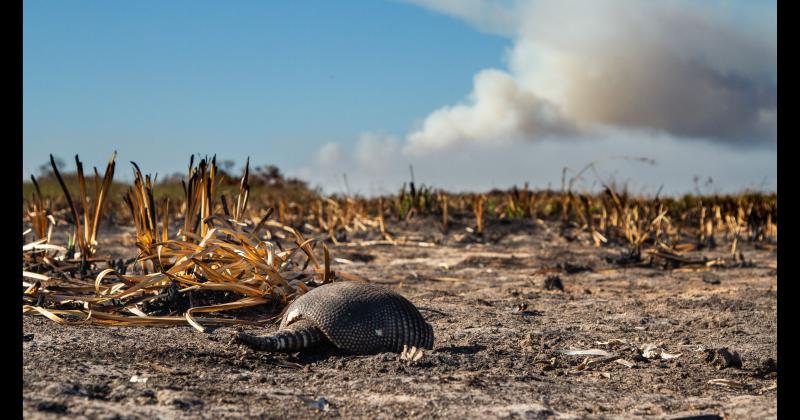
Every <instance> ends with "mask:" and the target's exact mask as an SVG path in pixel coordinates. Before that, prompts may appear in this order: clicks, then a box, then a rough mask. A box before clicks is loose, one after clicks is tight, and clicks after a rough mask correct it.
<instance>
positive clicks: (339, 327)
mask: <svg viewBox="0 0 800 420" xmlns="http://www.w3.org/2000/svg"><path fill="white" fill-rule="evenodd" d="M299 319H308V320H311V321H312V322H313V323H314V324H316V327H317V328H319V329H320V331H322V333H323V334H325V336H326V337H327V338H328V340H330V341H331V342H332V343H333V344H334V345H335V346H336V347H338V348H339V349H340V350H343V351H346V352H351V353H362V354H363V353H376V352H381V351H393V352H400V351H402V350H403V346H404V345H407V346H408V347H409V348H410V347H415V346H416V347H419V348H426V349H432V348H433V328H432V327H431V326H430V324H428V323H427V322H425V319H424V318H423V317H422V315H421V314H420V313H419V310H417V308H416V307H415V306H414V305H413V304H412V303H411V302H409V301H408V300H407V299H406V298H404V297H403V296H400V295H399V294H397V293H395V292H394V291H392V290H390V289H388V288H386V287H383V286H379V285H376V284H369V283H367V284H365V283H354V282H349V281H344V282H335V283H329V284H326V285H323V286H319V287H316V288H314V289H312V290H311V291H309V292H308V293H306V294H304V295H303V296H300V297H299V298H297V300H295V301H294V302H293V303H292V304H291V305H289V307H288V308H287V310H286V312H285V313H284V315H283V319H282V320H281V325H280V329H281V330H283V329H286V328H287V327H288V326H290V325H291V324H292V323H293V322H296V321H297V320H299Z"/></svg>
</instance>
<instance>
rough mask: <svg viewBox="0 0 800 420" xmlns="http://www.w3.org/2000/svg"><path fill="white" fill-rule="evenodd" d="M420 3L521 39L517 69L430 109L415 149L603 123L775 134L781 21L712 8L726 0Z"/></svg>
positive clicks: (512, 55)
mask: <svg viewBox="0 0 800 420" xmlns="http://www.w3.org/2000/svg"><path fill="white" fill-rule="evenodd" d="M414 3H417V4H420V5H422V6H424V7H427V8H430V9H432V10H436V11H439V12H443V13H447V14H450V15H452V16H455V17H458V18H460V19H464V20H465V21H467V22H469V23H470V24H472V25H474V26H476V27H478V28H480V29H483V30H490V31H494V32H497V33H502V32H503V31H505V32H508V33H510V36H511V37H512V38H513V39H514V45H513V47H512V48H511V50H510V52H509V56H508V66H509V70H508V71H501V70H484V71H482V72H480V73H479V74H478V75H476V76H475V80H474V86H473V90H472V93H471V94H470V95H469V99H468V101H466V102H465V103H463V104H459V105H455V106H445V107H442V108H440V109H438V110H435V111H433V112H432V113H431V114H430V115H429V116H428V117H427V118H426V119H425V122H424V124H423V125H422V126H421V127H419V128H418V129H417V130H416V131H414V132H412V133H411V134H409V136H408V141H409V146H408V149H409V150H410V151H414V152H417V153H424V152H425V151H427V150H435V149H441V148H444V147H448V146H454V145H458V144H461V143H464V142H475V143H487V142H494V141H498V139H500V140H502V139H507V138H522V139H526V140H541V139H544V138H547V137H550V136H558V135H563V134H564V133H565V132H567V133H568V132H570V131H571V130H572V129H574V128H576V127H581V128H583V129H584V130H591V129H593V128H595V127H598V126H616V127H620V128H632V129H651V130H657V131H663V132H665V133H669V134H671V135H673V136H676V137H678V138H691V139H697V138H700V139H708V140H714V141H720V142H727V143H735V144H745V143H758V142H775V140H776V130H775V127H776V124H777V50H776V44H775V42H774V32H772V31H770V30H762V29H759V28H760V27H759V26H758V25H755V24H750V25H747V24H743V23H742V22H740V21H738V20H736V19H735V18H734V17H735V16H734V15H735V14H733V13H730V12H729V11H728V10H726V9H720V8H716V9H715V8H714V6H715V5H717V6H719V5H720V3H702V4H700V3H696V2H684V1H672V2H641V1H635V2H634V1H626V0H616V1H615V0H595V1H592V2H585V1H580V2H578V1H563V0H560V1H528V2H522V1H519V2H502V3H497V2H490V1H469V2H466V3H461V2H453V1H435V0H426V1H415V2H414ZM487 10H488V11H490V12H488V13H487V12H486V11H487ZM769 27H770V26H769V25H767V28H769Z"/></svg>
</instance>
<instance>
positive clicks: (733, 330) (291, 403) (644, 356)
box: [22, 221, 777, 419]
mask: <svg viewBox="0 0 800 420" xmlns="http://www.w3.org/2000/svg"><path fill="white" fill-rule="evenodd" d="M433 224H434V223H433V222H430V221H427V222H426V221H419V222H417V223H416V224H415V223H411V224H410V225H405V226H397V227H395V228H394V229H395V230H396V231H398V232H399V231H401V230H404V231H403V232H400V233H404V234H406V235H411V236H412V237H411V239H412V240H416V241H422V242H438V243H437V244H436V245H434V246H427V247H425V246H418V245H414V246H410V245H409V246H387V245H376V246H366V247H358V246H338V247H334V248H333V249H332V251H333V256H334V257H338V258H340V259H341V260H339V262H338V263H337V265H336V266H335V267H334V268H338V269H342V270H347V271H350V272H353V273H356V274H359V275H361V276H364V277H366V278H368V279H370V280H371V281H374V282H377V283H382V284H385V285H387V286H388V287H391V288H393V289H395V290H396V291H398V292H400V293H402V294H403V295H405V296H406V297H408V298H409V299H410V300H411V301H412V302H414V303H415V304H416V305H417V306H418V307H420V308H421V311H422V313H423V315H425V317H426V318H427V319H428V321H429V322H430V323H431V324H432V325H433V328H434V331H435V334H436V342H435V345H434V349H433V350H432V351H427V352H425V354H424V355H423V357H422V358H421V359H420V360H418V361H416V362H413V363H409V362H406V361H403V360H400V358H399V356H398V355H396V354H391V353H384V354H378V355H372V356H345V355H340V354H337V353H336V352H335V351H334V350H332V349H321V350H319V351H314V352H308V353H299V354H290V355H272V354H266V353H260V352H254V351H252V350H249V349H245V348H242V347H239V346H237V345H232V344H229V337H230V335H231V333H232V332H233V331H234V328H228V327H226V328H219V329H216V330H215V331H213V332H211V333H208V334H202V333H199V332H196V331H195V330H193V329H191V328H190V327H188V326H187V327H169V328H144V327H95V326H85V327H75V326H60V325H58V324H56V323H54V322H52V321H49V320H47V319H45V318H42V317H39V316H28V315H26V316H24V319H23V330H24V334H25V338H24V341H23V343H22V345H23V348H24V349H23V353H24V367H23V369H24V373H23V381H24V385H23V386H24V388H23V391H24V400H23V406H24V414H25V417H27V418H53V417H56V416H58V417H62V416H66V417H80V418H87V417H88V418H109V419H110V418H126V419H127V418H225V417H234V418H240V417H257V418H316V417H347V418H394V417H410V418H558V419H561V418H673V417H675V418H677V417H683V416H692V415H695V416H696V415H708V416H711V417H707V418H715V417H714V416H719V417H722V418H774V417H776V416H777V413H776V412H777V395H776V379H775V375H776V369H777V368H776V360H777V354H776V353H777V350H776V341H777V314H776V306H777V305H776V304H777V274H776V270H775V267H776V263H777V255H776V252H775V251H774V249H773V250H769V249H757V248H756V247H755V245H754V244H749V243H744V244H743V245H742V247H741V249H742V251H743V253H744V255H745V258H746V259H747V261H748V264H744V265H743V266H741V267H737V268H725V269H714V270H710V271H694V270H690V269H680V268H677V269H674V268H671V269H666V268H663V267H660V266H655V267H627V268H626V267H621V266H619V265H617V264H615V263H614V262H613V260H614V259H615V258H617V257H618V256H619V254H620V250H619V249H618V248H615V247H603V248H596V247H594V246H593V245H592V244H591V243H590V242H589V241H588V238H587V237H585V235H584V234H576V235H572V236H570V235H563V234H562V233H561V232H559V228H558V226H557V225H556V224H550V223H543V224H542V223H540V224H528V223H518V224H516V225H514V224H511V225H504V226H494V227H493V226H489V232H492V230H493V229H494V230H496V231H497V232H503V233H502V234H495V235H494V236H493V234H492V233H490V234H489V238H488V240H486V241H485V242H481V241H473V240H469V238H470V237H471V236H470V235H469V234H466V233H465V232H464V231H463V226H461V228H459V227H458V226H455V227H454V228H453V231H454V232H456V233H451V234H449V235H446V236H443V235H442V234H441V233H439V232H438V230H435V229H434V228H431V227H428V228H427V231H430V232H427V233H426V226H432V225H433ZM458 232H461V233H458ZM413 236H416V238H414V237H413ZM462 237H463V238H462ZM101 238H104V239H103V241H104V242H101V246H105V249H116V250H117V251H115V252H116V254H117V255H118V256H120V255H129V254H130V252H131V245H130V243H131V232H130V231H129V230H127V229H126V228H115V230H114V231H113V232H110V233H107V234H106V235H104V236H101ZM124 245H127V246H124ZM115 247H116V248H115ZM727 247H728V246H727V245H721V246H720V247H719V248H717V249H715V250H711V251H704V252H703V253H702V255H705V256H708V257H715V256H720V255H724V254H725V253H726V249H727ZM759 248H763V247H759ZM697 255H700V253H697ZM553 276H558V279H556V278H555V277H553ZM559 286H563V290H562V288H559ZM276 328H277V326H271V327H270V328H269V330H272V329H276ZM246 330H248V331H254V332H258V330H257V329H255V328H250V327H248V328H246ZM266 331H267V330H265V331H264V332H266ZM569 350H573V351H575V350H578V351H581V350H592V353H595V354H599V355H586V354H581V353H580V352H578V354H577V355H576V354H569V352H568V351H569ZM598 351H602V352H598ZM603 352H604V353H603Z"/></svg>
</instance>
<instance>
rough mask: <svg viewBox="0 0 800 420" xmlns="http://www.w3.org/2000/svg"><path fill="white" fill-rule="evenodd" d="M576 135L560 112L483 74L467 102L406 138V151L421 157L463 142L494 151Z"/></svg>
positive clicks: (500, 77) (502, 78)
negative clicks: (520, 141)
mask: <svg viewBox="0 0 800 420" xmlns="http://www.w3.org/2000/svg"><path fill="white" fill-rule="evenodd" d="M574 131H576V128H575V127H574V126H573V124H572V123H570V122H569V121H566V120H565V119H564V118H563V117H562V115H561V111H560V109H559V108H558V106H556V105H555V104H553V103H552V102H550V101H547V100H545V99H542V98H539V97H537V96H536V95H535V94H533V93H532V92H530V91H528V90H525V89H523V88H522V87H521V86H520V85H519V84H518V83H517V81H516V80H514V79H513V78H512V77H511V76H509V75H508V74H507V73H505V72H502V71H500V70H483V71H481V72H480V73H478V74H477V75H476V76H475V89H474V91H473V93H472V95H471V97H470V100H469V102H468V103H467V104H462V105H456V106H453V107H444V108H441V109H439V110H437V111H434V112H433V113H432V114H430V115H429V116H428V117H427V118H426V119H425V122H424V123H423V126H422V128H421V129H420V130H418V131H416V132H414V133H411V134H410V135H409V136H408V145H407V146H406V149H405V150H406V151H407V152H408V153H410V154H414V155H420V154H423V153H426V152H428V151H431V150H438V149H444V148H448V147H452V146H455V145H458V144H459V143H463V142H474V143H486V144H488V145H491V144H494V143H497V142H509V141H513V140H514V139H518V138H526V137H544V136H549V135H558V134H571V133H573V132H574Z"/></svg>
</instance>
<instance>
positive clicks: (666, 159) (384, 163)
mask: <svg viewBox="0 0 800 420" xmlns="http://www.w3.org/2000/svg"><path fill="white" fill-rule="evenodd" d="M590 136H591V137H583V138H576V139H575V141H563V140H561V139H558V138H549V139H545V140H541V141H538V142H535V143H534V142H524V141H518V142H508V143H499V144H494V145H492V146H491V147H487V146H485V145H482V144H476V143H464V144H461V145H460V146H459V147H454V148H452V149H446V150H439V151H432V152H430V153H427V154H423V155H420V156H413V155H410V154H408V153H404V152H401V151H398V149H397V147H398V146H399V142H398V140H397V139H396V138H394V137H392V136H385V135H380V134H376V133H363V134H362V135H361V136H359V141H358V142H357V143H356V144H354V145H353V147H352V150H351V151H346V152H343V153H342V155H343V160H342V161H341V162H340V164H339V165H337V166H335V167H322V166H318V167H314V168H308V169H307V170H301V172H299V174H300V175H302V176H304V177H305V178H306V179H308V180H310V181H311V182H312V184H313V185H319V186H322V187H323V189H324V190H326V191H327V192H331V193H334V192H340V193H344V192H346V191H347V188H346V186H345V184H344V182H343V174H344V173H346V174H347V179H348V184H349V191H350V192H351V193H358V194H362V195H368V196H374V195H377V194H384V193H395V192H397V190H398V189H399V188H400V186H401V185H402V184H403V183H404V182H408V180H409V178H410V174H409V165H410V164H413V167H414V176H415V179H416V182H417V184H418V185H419V184H423V183H424V184H426V185H430V186H434V187H436V188H443V189H446V190H449V191H486V190H489V189H492V188H509V187H510V186H512V185H519V186H521V185H522V184H523V183H525V182H530V186H531V187H532V188H537V189H540V188H547V187H548V186H549V187H550V188H553V189H559V188H561V175H562V170H563V169H564V168H565V167H566V168H569V171H568V173H567V177H568V178H569V177H571V176H573V175H574V174H575V173H577V172H578V171H580V170H581V169H582V168H584V167H586V165H588V164H590V163H594V167H595V170H594V171H592V170H589V171H586V172H585V173H584V175H583V177H582V180H581V181H579V182H577V183H576V184H575V188H576V189H578V190H584V189H585V190H589V191H592V190H595V191H596V189H598V188H599V187H600V184H601V183H603V182H611V181H616V182H617V183H618V184H619V185H623V184H626V185H628V187H629V188H630V190H631V191H632V192H635V193H640V192H643V193H649V194H655V192H656V191H657V190H658V189H659V187H661V186H662V185H663V189H662V194H683V193H686V192H695V190H694V188H695V186H694V178H695V177H698V178H699V179H700V180H702V181H705V180H707V179H708V178H711V179H712V180H713V183H712V184H711V185H710V186H705V185H701V186H700V187H701V191H702V192H704V193H714V192H720V193H727V192H740V191H742V190H744V189H746V188H753V189H766V190H772V191H774V190H775V188H776V186H777V162H776V159H775V153H776V152H775V149H774V146H770V147H762V148H751V149H748V150H743V149H741V148H738V147H728V146H725V145H720V144H718V143H712V142H702V141H694V142H692V143H691V150H690V151H687V149H686V145H687V143H686V140H685V139H679V138H676V137H674V136H671V135H669V134H666V133H658V132H654V131H652V130H640V129H619V128H615V127H603V128H599V129H597V130H596V131H594V132H593V133H591V135H590ZM365 139H368V140H365ZM371 150H377V151H378V152H376V153H375V154H372V152H371ZM380 151H392V152H391V153H388V152H386V153H381V152H380ZM359 155H360V156H361V157H359ZM348 156H349V157H350V158H348ZM379 156H380V157H379ZM640 157H644V158H648V159H652V160H654V161H655V164H654V165H653V164H649V163H647V162H642V161H641V160H639V159H637V158H640ZM292 175H294V174H292Z"/></svg>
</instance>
